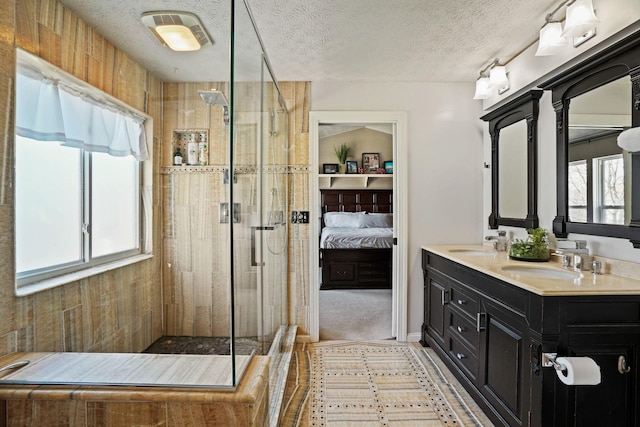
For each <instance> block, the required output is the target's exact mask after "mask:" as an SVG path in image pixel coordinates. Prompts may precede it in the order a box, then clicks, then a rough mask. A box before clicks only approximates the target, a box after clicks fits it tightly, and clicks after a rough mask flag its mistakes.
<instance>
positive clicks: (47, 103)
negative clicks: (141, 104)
mask: <svg viewBox="0 0 640 427" xmlns="http://www.w3.org/2000/svg"><path fill="white" fill-rule="evenodd" d="M34 58H35V59H34ZM21 59H22V60H21ZM41 62H44V61H42V60H41V59H39V58H36V57H33V56H32V55H29V54H27V53H24V52H21V51H19V55H18V65H17V73H16V74H17V76H16V133H17V134H18V135H20V136H23V137H26V138H31V139H37V140H40V141H58V142H62V144H63V145H65V146H71V147H77V148H83V149H85V150H88V151H94V152H95V151H97V152H102V153H109V154H110V155H112V156H118V157H122V156H129V155H132V156H134V157H135V158H136V160H139V161H143V160H147V159H148V158H149V155H148V152H147V144H146V138H145V132H144V120H145V118H144V117H142V116H140V115H139V114H137V113H136V112H135V111H133V110H128V109H127V108H125V107H123V106H122V105H118V104H116V103H114V102H111V101H110V100H108V99H107V98H106V97H105V96H104V95H102V96H101V95H99V94H98V95H97V94H96V93H97V89H92V90H91V91H90V90H86V89H85V88H83V87H81V86H79V85H77V84H74V82H72V81H70V79H68V76H67V75H66V73H64V72H63V71H61V70H58V69H56V68H55V67H53V66H52V65H51V64H47V65H46V66H41V65H42V64H41ZM92 92H93V93H92Z"/></svg>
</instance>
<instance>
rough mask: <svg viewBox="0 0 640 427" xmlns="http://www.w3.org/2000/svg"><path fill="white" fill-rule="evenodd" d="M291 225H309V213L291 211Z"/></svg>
mask: <svg viewBox="0 0 640 427" xmlns="http://www.w3.org/2000/svg"><path fill="white" fill-rule="evenodd" d="M291 224H309V211H291Z"/></svg>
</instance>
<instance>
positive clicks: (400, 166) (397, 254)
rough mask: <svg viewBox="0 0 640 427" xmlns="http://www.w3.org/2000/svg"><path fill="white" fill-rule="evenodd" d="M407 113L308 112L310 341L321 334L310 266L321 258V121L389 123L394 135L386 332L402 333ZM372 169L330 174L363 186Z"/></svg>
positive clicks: (404, 335) (317, 292) (317, 285)
mask: <svg viewBox="0 0 640 427" xmlns="http://www.w3.org/2000/svg"><path fill="white" fill-rule="evenodd" d="M406 122H407V117H406V113H405V112H398V111H315V112H314V111H312V112H311V113H310V123H309V136H310V138H309V160H310V162H309V163H310V167H311V171H310V183H309V187H310V195H309V205H310V209H311V212H312V214H311V215H310V219H309V225H310V236H311V239H310V241H311V242H314V243H313V244H311V247H310V251H309V253H310V259H309V265H310V266H311V267H310V277H309V287H310V288H309V305H310V316H309V335H310V339H311V341H314V342H315V341H318V340H319V336H320V304H319V300H320V283H319V275H318V270H317V269H316V268H315V267H316V266H318V265H319V262H320V248H319V245H318V244H317V240H316V238H317V236H319V233H320V228H321V227H320V226H321V215H320V213H321V207H320V206H321V205H320V190H319V188H320V179H327V177H326V175H324V174H323V173H322V172H323V170H322V166H323V165H322V164H321V162H320V158H319V155H318V153H319V149H320V146H319V141H320V128H321V125H323V124H333V125H345V126H348V125H352V124H358V125H366V126H371V127H376V126H390V127H391V129H392V135H393V148H392V159H393V175H392V176H391V177H385V179H389V178H391V180H392V183H393V184H392V188H393V206H394V211H393V213H394V215H393V238H394V245H393V247H392V256H391V258H392V272H393V273H392V278H391V281H392V286H391V287H392V291H391V294H392V304H391V305H392V310H391V325H390V332H391V335H392V336H393V337H395V338H396V339H397V340H398V341H406V338H407V320H406V319H407V301H406V295H407V227H406V224H407V198H406V195H407V170H406V167H407V132H406V126H407V125H406ZM380 177H381V176H380V175H379V176H377V177H376V175H375V174H360V175H353V176H336V177H335V178H334V177H330V178H329V179H331V180H333V179H335V180H341V179H351V180H354V179H357V180H359V181H360V182H362V184H360V185H364V186H366V185H368V182H369V181H370V180H375V179H376V178H380Z"/></svg>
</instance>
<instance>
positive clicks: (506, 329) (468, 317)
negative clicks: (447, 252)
mask: <svg viewBox="0 0 640 427" xmlns="http://www.w3.org/2000/svg"><path fill="white" fill-rule="evenodd" d="M422 262H423V272H424V307H425V310H424V323H423V327H422V341H421V343H422V345H424V346H431V347H433V349H434V350H435V351H436V352H437V353H438V355H439V356H441V358H442V359H443V361H444V362H445V364H447V366H448V367H449V368H450V369H451V371H452V372H453V373H454V375H455V376H456V377H457V378H458V379H459V380H460V381H461V383H462V384H463V386H464V387H465V388H466V389H467V391H468V392H469V393H470V395H471V396H472V397H473V398H474V400H476V402H477V403H478V404H479V405H480V406H481V407H482V408H483V410H484V411H485V413H486V414H487V416H489V417H490V418H491V419H492V421H493V422H494V423H495V424H496V425H505V426H507V425H508V426H539V427H543V426H544V427H546V426H605V425H606V426H640V407H639V404H638V402H637V400H638V390H640V376H639V375H638V369H639V368H640V363H639V361H638V359H639V357H638V356H639V355H638V349H639V348H640V295H628V296H607V295H602V296H599V295H592V296H542V295H538V294H535V293H533V292H530V291H528V290H525V289H522V288H520V287H518V286H515V285H513V284H511V283H508V282H506V281H503V280H500V279H498V278H495V277H493V276H490V275H488V274H484V273H482V272H480V271H477V270H475V269H473V268H470V267H467V266H465V265H462V264H460V263H457V262H455V261H452V260H449V259H447V258H445V257H442V256H440V255H438V254H435V253H432V252H429V251H426V250H423V256H422ZM543 352H548V353H557V354H558V355H560V356H588V357H591V358H592V359H594V360H595V361H596V363H597V364H598V365H599V366H600V367H601V376H602V382H601V384H599V385H597V386H567V385H565V384H563V383H562V382H561V381H560V380H559V379H558V378H557V376H556V372H555V370H554V369H553V368H552V367H543V366H542V353H543ZM621 357H622V358H623V359H622V360H623V362H620V360H621V359H620V358H621ZM621 363H622V364H623V365H624V366H623V367H621V366H620V365H621ZM623 368H624V369H623Z"/></svg>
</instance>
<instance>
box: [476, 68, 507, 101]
mask: <svg viewBox="0 0 640 427" xmlns="http://www.w3.org/2000/svg"><path fill="white" fill-rule="evenodd" d="M487 71H488V72H489V75H488V76H487ZM508 90H509V77H508V76H507V70H506V68H505V66H504V65H501V64H500V60H499V59H498V58H496V59H494V60H493V62H492V63H490V64H489V65H487V66H486V67H484V68H483V69H482V70H481V71H480V77H478V80H476V93H475V95H474V96H473V99H487V98H490V97H491V96H492V95H493V94H494V93H495V92H496V91H497V92H498V94H500V95H502V94H503V93H505V92H506V91H508Z"/></svg>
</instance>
